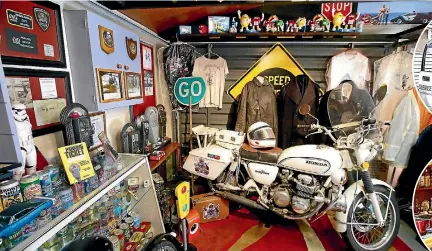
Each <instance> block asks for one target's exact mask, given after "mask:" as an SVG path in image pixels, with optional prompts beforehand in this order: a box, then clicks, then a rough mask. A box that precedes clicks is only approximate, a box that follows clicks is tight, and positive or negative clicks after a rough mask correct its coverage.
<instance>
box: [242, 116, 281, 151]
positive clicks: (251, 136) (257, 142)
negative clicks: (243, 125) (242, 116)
mask: <svg viewBox="0 0 432 251" xmlns="http://www.w3.org/2000/svg"><path fill="white" fill-rule="evenodd" d="M247 139H248V143H249V145H250V146H251V147H253V148H273V147H275V146H276V137H275V135H274V132H273V129H272V128H271V127H270V126H269V124H267V123H265V122H256V123H253V124H252V125H251V126H250V127H249V129H248V132H247Z"/></svg>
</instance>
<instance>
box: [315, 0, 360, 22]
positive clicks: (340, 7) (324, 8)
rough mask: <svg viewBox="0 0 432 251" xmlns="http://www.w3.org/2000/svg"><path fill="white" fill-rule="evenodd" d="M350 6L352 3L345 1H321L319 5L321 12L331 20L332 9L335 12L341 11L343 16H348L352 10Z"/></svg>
mask: <svg viewBox="0 0 432 251" xmlns="http://www.w3.org/2000/svg"><path fill="white" fill-rule="evenodd" d="M352 7H353V4H352V3H347V2H336V3H323V4H322V5H321V14H322V15H323V16H324V17H326V18H327V19H329V20H330V21H331V20H333V15H332V10H333V9H335V13H336V12H341V13H342V14H343V15H344V16H348V15H349V14H351V12H352Z"/></svg>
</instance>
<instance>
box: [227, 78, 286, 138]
mask: <svg viewBox="0 0 432 251" xmlns="http://www.w3.org/2000/svg"><path fill="white" fill-rule="evenodd" d="M263 79H264V80H263V82H261V81H260V80H258V79H257V78H256V77H255V78H254V79H253V80H252V81H250V82H249V83H247V84H246V85H245V87H243V90H242V92H241V95H240V99H239V110H238V114H237V123H236V126H235V130H236V131H238V132H247V130H248V128H249V126H251V125H252V124H253V123H255V122H259V121H262V122H266V123H267V124H269V125H270V126H271V127H272V128H273V131H274V134H275V136H276V138H277V135H278V117H277V114H278V113H277V103H276V96H275V92H274V87H273V85H272V84H270V83H269V82H268V81H267V79H265V78H263Z"/></svg>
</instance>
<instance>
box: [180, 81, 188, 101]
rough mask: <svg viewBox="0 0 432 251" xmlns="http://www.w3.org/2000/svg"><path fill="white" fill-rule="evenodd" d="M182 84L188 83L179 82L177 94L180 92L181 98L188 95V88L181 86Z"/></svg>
mask: <svg viewBox="0 0 432 251" xmlns="http://www.w3.org/2000/svg"><path fill="white" fill-rule="evenodd" d="M184 85H188V83H187V82H181V83H180V84H179V94H180V97H182V98H186V97H188V96H189V89H188V88H183V86H184Z"/></svg>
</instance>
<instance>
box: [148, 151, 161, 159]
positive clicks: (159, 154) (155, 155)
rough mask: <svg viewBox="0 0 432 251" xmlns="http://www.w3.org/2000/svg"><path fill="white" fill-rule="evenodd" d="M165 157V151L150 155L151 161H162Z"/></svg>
mask: <svg viewBox="0 0 432 251" xmlns="http://www.w3.org/2000/svg"><path fill="white" fill-rule="evenodd" d="M164 156H165V152H164V151H154V152H152V153H151V154H150V160H161V159H162V158H163V157H164Z"/></svg>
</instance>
